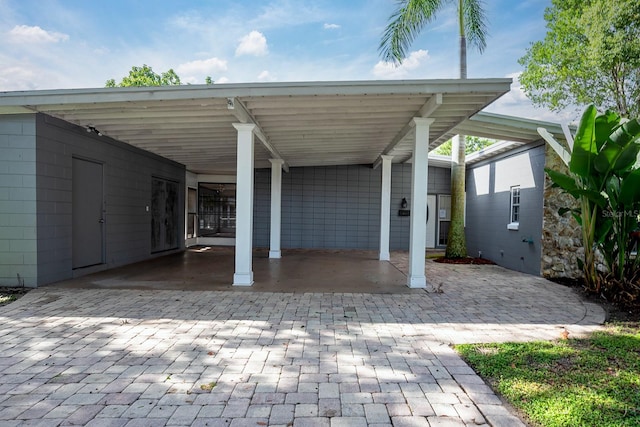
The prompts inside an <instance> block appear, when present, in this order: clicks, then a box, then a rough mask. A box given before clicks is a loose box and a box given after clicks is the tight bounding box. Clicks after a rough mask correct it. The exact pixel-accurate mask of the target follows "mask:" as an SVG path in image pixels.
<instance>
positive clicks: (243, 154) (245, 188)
mask: <svg viewBox="0 0 640 427" xmlns="http://www.w3.org/2000/svg"><path fill="white" fill-rule="evenodd" d="M233 127H235V128H236V129H237V131H238V158H237V170H236V270H235V273H234V275H233V285H234V286H251V285H252V284H253V269H252V251H253V156H254V146H253V130H254V129H255V127H256V125H254V124H245V123H234V124H233Z"/></svg>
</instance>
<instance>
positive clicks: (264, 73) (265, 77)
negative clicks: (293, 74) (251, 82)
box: [258, 70, 277, 82]
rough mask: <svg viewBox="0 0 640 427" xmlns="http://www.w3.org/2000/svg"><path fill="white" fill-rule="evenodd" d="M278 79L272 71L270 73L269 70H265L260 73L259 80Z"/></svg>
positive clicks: (270, 80) (272, 80)
mask: <svg viewBox="0 0 640 427" xmlns="http://www.w3.org/2000/svg"><path fill="white" fill-rule="evenodd" d="M276 80H277V79H276V78H275V77H273V76H272V75H271V73H269V71H267V70H264V71H262V72H261V73H260V74H258V81H259V82H274V81H276Z"/></svg>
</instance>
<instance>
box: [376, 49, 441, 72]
mask: <svg viewBox="0 0 640 427" xmlns="http://www.w3.org/2000/svg"><path fill="white" fill-rule="evenodd" d="M427 59H429V52H427V51H426V50H422V49H420V50H416V51H414V52H411V54H410V55H409V57H407V58H406V59H405V60H404V61H402V64H399V65H396V64H394V63H393V62H387V61H380V62H378V63H377V64H376V65H375V66H374V67H373V74H374V75H375V76H376V77H380V78H384V79H392V78H401V77H405V76H406V75H407V74H409V72H411V71H413V70H415V69H417V68H419V67H420V66H421V65H423V63H424V61H426V60H427Z"/></svg>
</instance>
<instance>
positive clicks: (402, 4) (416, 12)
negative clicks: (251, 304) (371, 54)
mask: <svg viewBox="0 0 640 427" xmlns="http://www.w3.org/2000/svg"><path fill="white" fill-rule="evenodd" d="M455 3H457V12H458V25H459V33H460V37H461V38H462V39H464V40H465V52H464V55H465V57H466V41H467V40H468V41H469V43H470V44H471V46H472V47H475V48H476V49H478V51H479V52H480V53H482V52H483V51H484V49H485V47H486V45H487V43H486V35H487V24H486V21H487V20H486V16H485V13H484V9H483V8H482V6H483V5H482V1H480V0H430V1H425V0H400V1H399V2H398V9H397V10H396V11H395V12H394V13H393V14H392V15H391V16H390V17H389V21H390V22H389V24H388V25H387V27H386V29H385V31H384V33H383V35H382V40H381V41H380V46H379V50H380V53H381V55H382V57H383V59H384V60H385V61H392V62H395V63H402V61H403V60H404V58H406V56H407V50H408V49H409V47H410V46H411V44H412V43H413V41H414V40H415V38H416V37H417V36H418V34H420V32H421V31H422V29H423V28H424V27H426V26H427V25H428V24H430V23H431V22H432V21H433V20H434V19H435V18H436V15H437V14H438V12H439V11H440V10H442V9H443V8H444V7H445V6H447V5H450V4H455ZM461 54H462V52H461ZM465 62H466V58H465ZM461 65H462V64H461ZM465 68H466V64H465ZM465 77H466V75H465V76H464V77H463V78H465Z"/></svg>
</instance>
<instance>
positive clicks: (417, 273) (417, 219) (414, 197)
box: [407, 118, 434, 288]
mask: <svg viewBox="0 0 640 427" xmlns="http://www.w3.org/2000/svg"><path fill="white" fill-rule="evenodd" d="M413 122H414V124H415V127H416V139H415V141H414V144H413V165H412V167H411V221H410V224H411V225H410V228H409V230H410V231H409V233H410V236H409V275H408V276H407V286H408V287H410V288H426V287H427V279H426V277H425V274H424V267H425V261H424V259H425V246H426V233H427V177H428V176H429V175H428V166H429V165H428V162H429V161H428V155H429V126H430V125H431V123H433V122H434V119H425V118H414V119H413Z"/></svg>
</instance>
